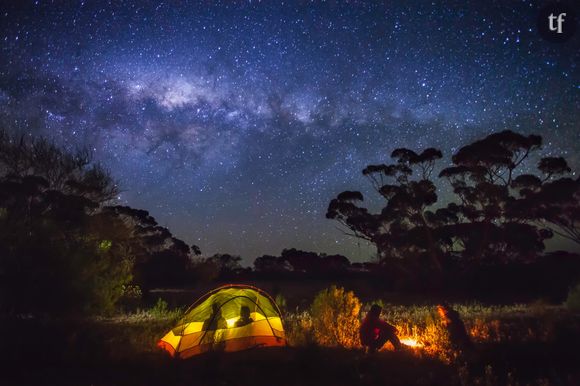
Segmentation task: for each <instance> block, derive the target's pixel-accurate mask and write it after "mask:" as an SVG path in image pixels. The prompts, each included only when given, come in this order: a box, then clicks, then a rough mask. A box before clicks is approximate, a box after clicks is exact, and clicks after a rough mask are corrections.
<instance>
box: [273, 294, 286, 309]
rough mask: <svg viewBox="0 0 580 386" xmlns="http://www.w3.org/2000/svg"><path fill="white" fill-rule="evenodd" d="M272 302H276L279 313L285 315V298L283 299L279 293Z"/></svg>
mask: <svg viewBox="0 0 580 386" xmlns="http://www.w3.org/2000/svg"><path fill="white" fill-rule="evenodd" d="M274 301H275V302H276V305H277V306H278V308H279V309H280V311H281V312H282V313H285V312H286V298H285V297H284V295H282V294H281V293H279V294H278V295H276V298H275V299H274Z"/></svg>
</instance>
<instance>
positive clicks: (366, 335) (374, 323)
mask: <svg viewBox="0 0 580 386" xmlns="http://www.w3.org/2000/svg"><path fill="white" fill-rule="evenodd" d="M382 310H383V309H382V308H381V306H379V305H378V304H373V305H372V306H371V309H370V310H369V312H368V313H367V316H366V317H365V318H364V320H363V321H362V323H361V325H360V340H361V343H362V345H363V346H365V348H366V349H367V352H369V353H374V352H376V351H378V350H380V349H381V347H383V345H384V344H385V343H386V342H387V341H389V342H391V344H392V345H393V347H394V348H395V350H400V349H401V348H402V345H401V342H400V341H399V338H398V337H397V328H396V327H395V326H393V325H390V324H389V323H387V322H385V321H384V320H382V319H381V311H382Z"/></svg>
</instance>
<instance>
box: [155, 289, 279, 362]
mask: <svg viewBox="0 0 580 386" xmlns="http://www.w3.org/2000/svg"><path fill="white" fill-rule="evenodd" d="M157 345H158V346H159V347H161V348H162V349H164V350H166V351H167V352H169V354H170V355H171V356H173V357H176V358H188V357H191V356H194V355H198V354H201V353H204V352H208V351H240V350H245V349H249V348H253V347H265V346H285V345H286V339H285V337H284V328H283V327H282V319H281V316H280V310H279V309H278V306H276V303H275V302H274V300H273V299H272V298H271V297H270V296H269V295H268V294H267V293H265V292H264V291H262V290H260V289H259V288H256V287H252V286H247V285H235V284H230V285H226V286H223V287H219V288H216V289H214V290H213V291H210V292H208V293H207V294H205V295H204V296H202V297H201V298H199V299H198V300H197V301H196V302H195V303H193V305H192V306H191V307H189V309H188V310H187V311H186V312H185V316H184V317H183V318H182V319H181V321H180V322H179V324H178V326H177V327H175V328H174V329H172V330H171V331H169V332H168V333H167V334H166V335H165V336H164V337H163V338H161V340H160V341H159V342H158V343H157Z"/></svg>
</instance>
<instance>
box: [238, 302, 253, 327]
mask: <svg viewBox="0 0 580 386" xmlns="http://www.w3.org/2000/svg"><path fill="white" fill-rule="evenodd" d="M253 321H254V319H252V318H251V317H250V307H248V306H242V307H241V308H240V318H239V319H238V320H237V321H236V324H235V327H242V326H245V325H246V324H250V323H252V322H253Z"/></svg>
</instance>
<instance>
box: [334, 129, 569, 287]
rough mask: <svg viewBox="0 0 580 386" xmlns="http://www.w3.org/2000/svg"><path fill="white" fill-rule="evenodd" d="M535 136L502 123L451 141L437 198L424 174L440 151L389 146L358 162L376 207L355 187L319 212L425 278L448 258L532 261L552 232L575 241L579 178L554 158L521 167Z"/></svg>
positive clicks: (537, 142) (380, 255)
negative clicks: (381, 160)
mask: <svg viewBox="0 0 580 386" xmlns="http://www.w3.org/2000/svg"><path fill="white" fill-rule="evenodd" d="M541 145H542V138H541V137H540V136H538V135H528V136H524V135H522V134H518V133H515V132H512V131H509V130H506V131H502V132H499V133H493V134H491V135H488V136H487V137H485V138H483V139H480V140H477V141H475V142H473V143H471V144H468V145H466V146H463V147H461V148H460V149H459V150H458V151H457V152H456V153H455V154H453V155H452V157H451V161H452V165H451V166H448V167H445V168H442V169H441V170H440V172H439V174H438V178H439V179H440V180H444V181H446V182H447V183H448V184H449V186H450V188H451V190H452V192H453V196H452V197H451V199H449V200H447V201H446V202H441V201H440V200H439V196H438V194H437V186H436V184H435V182H434V176H433V173H434V171H435V170H436V169H437V167H438V165H437V163H438V162H440V161H441V159H442V158H443V154H442V152H441V151H440V150H438V149H435V148H427V149H424V150H422V151H419V152H415V151H413V150H410V149H405V148H399V149H395V150H394V151H393V152H392V153H391V158H392V159H393V160H394V162H393V163H390V164H375V165H368V166H367V167H366V168H364V169H363V170H362V174H363V175H364V176H366V177H367V178H368V180H369V181H370V183H371V185H372V187H373V188H374V190H375V191H376V192H377V194H378V195H379V196H380V197H381V198H382V199H383V203H384V204H383V207H382V210H381V211H380V212H379V213H371V212H370V211H369V210H368V209H367V208H365V207H364V206H363V202H364V197H363V194H362V193H361V192H360V191H345V192H342V193H340V194H338V196H337V197H336V198H334V199H333V200H332V201H331V202H330V204H329V206H328V210H327V213H326V217H327V218H329V219H332V220H335V221H337V222H339V223H340V224H341V225H342V227H343V229H344V231H345V232H346V233H347V234H349V235H351V236H353V237H355V238H360V239H364V240H367V241H368V242H370V243H371V244H373V245H374V246H376V248H377V260H378V262H380V263H381V264H383V265H386V266H391V267H393V268H394V269H400V270H403V271H404V270H407V271H408V270H413V271H415V272H422V273H424V277H426V278H427V277H428V278H430V279H431V280H437V278H438V277H442V275H443V273H444V272H445V271H446V270H448V269H449V267H450V266H453V267H456V266H458V265H459V266H463V267H466V266H469V265H478V266H481V265H490V264H505V263H510V262H532V261H534V260H535V259H537V258H538V256H539V255H540V254H541V253H542V252H543V251H544V249H545V242H546V240H548V239H550V238H552V237H554V235H558V236H559V237H562V238H565V239H568V240H571V241H572V242H574V243H576V244H580V206H579V202H580V179H579V178H578V177H574V175H573V174H572V173H571V172H572V171H571V169H570V167H569V166H568V164H567V162H566V160H565V159H564V158H563V157H544V158H541V159H539V161H538V162H537V164H536V165H535V166H534V168H533V169H530V167H529V161H530V159H531V157H532V156H533V155H535V154H534V153H537V152H538V150H539V149H540V148H541ZM527 161H528V162H527ZM526 162H527V163H526Z"/></svg>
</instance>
